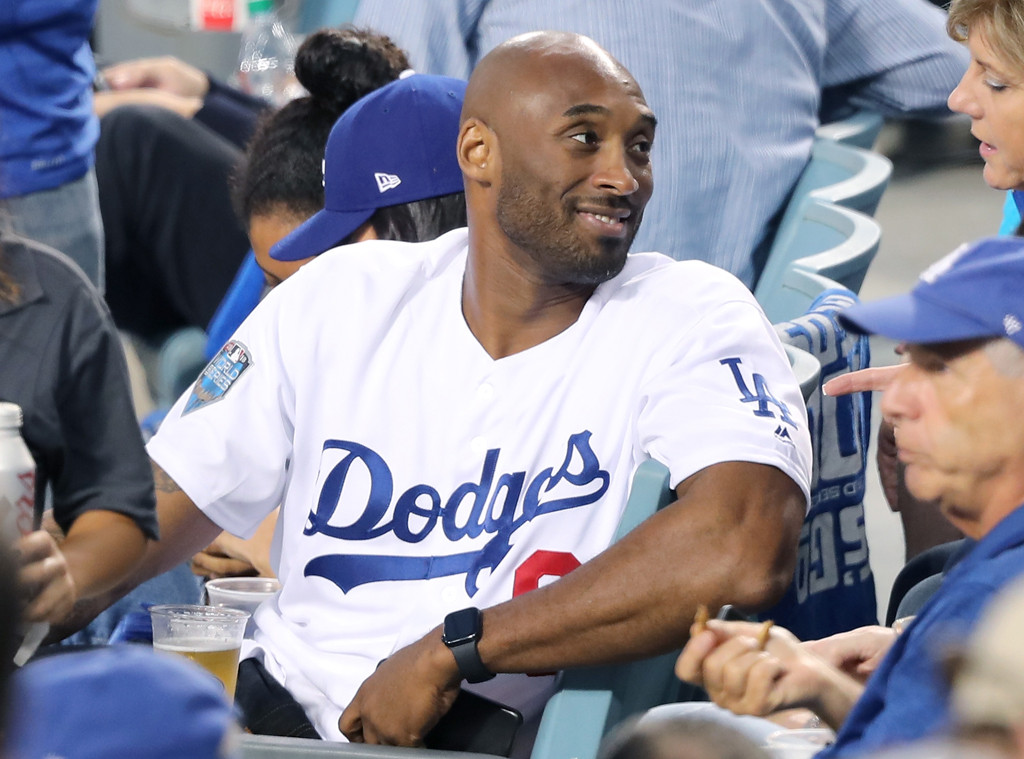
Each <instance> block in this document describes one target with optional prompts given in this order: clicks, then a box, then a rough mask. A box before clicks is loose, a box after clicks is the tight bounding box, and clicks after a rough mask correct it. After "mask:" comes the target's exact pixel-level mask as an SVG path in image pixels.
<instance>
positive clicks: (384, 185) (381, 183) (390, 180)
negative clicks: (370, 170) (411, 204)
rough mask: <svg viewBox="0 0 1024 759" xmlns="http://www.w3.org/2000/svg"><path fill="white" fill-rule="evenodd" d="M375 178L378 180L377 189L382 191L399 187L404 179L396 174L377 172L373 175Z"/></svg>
mask: <svg viewBox="0 0 1024 759" xmlns="http://www.w3.org/2000/svg"><path fill="white" fill-rule="evenodd" d="M373 178H374V179H376V180H377V189H378V190H379V191H380V192H381V193H385V192H387V191H388V190H393V189H395V188H396V187H398V185H400V184H402V180H401V179H399V178H398V177H397V176H395V175H394V174H381V173H377V174H374V175H373Z"/></svg>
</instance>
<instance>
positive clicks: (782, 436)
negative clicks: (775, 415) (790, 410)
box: [775, 424, 793, 445]
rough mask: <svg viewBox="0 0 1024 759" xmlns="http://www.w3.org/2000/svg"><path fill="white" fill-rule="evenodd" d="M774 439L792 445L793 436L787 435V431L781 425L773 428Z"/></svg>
mask: <svg viewBox="0 0 1024 759" xmlns="http://www.w3.org/2000/svg"><path fill="white" fill-rule="evenodd" d="M775 437H776V438H777V439H779V440H781V441H782V442H784V443H789V444H790V445H793V436H792V435H790V434H789V429H788V428H787V427H783V426H782V425H781V424H780V425H779V426H778V427H776V428H775Z"/></svg>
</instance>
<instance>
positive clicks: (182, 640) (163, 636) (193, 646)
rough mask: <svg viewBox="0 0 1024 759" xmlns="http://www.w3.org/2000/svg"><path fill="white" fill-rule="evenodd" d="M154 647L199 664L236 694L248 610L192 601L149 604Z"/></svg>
mask: <svg viewBox="0 0 1024 759" xmlns="http://www.w3.org/2000/svg"><path fill="white" fill-rule="evenodd" d="M149 616H150V618H151V619H152V621H153V648H155V649H157V650H158V651H171V652H173V653H176V654H179V655H181V656H184V657H186V658H188V659H191V660H192V661H194V662H196V664H199V665H200V666H201V667H203V668H204V669H206V670H207V671H208V672H210V673H211V674H213V676H214V677H216V678H217V679H218V680H220V681H221V682H222V683H224V690H225V691H227V695H228V698H230V699H234V697H235V683H236V681H237V680H238V652H239V649H240V648H241V647H242V636H243V634H244V633H245V623H246V621H247V620H248V619H249V613H248V612H245V611H240V610H238V609H226V608H217V607H213V606H198V605H192V604H160V605H158V606H151V607H150V608H149Z"/></svg>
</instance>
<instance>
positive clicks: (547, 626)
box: [480, 463, 804, 672]
mask: <svg viewBox="0 0 1024 759" xmlns="http://www.w3.org/2000/svg"><path fill="white" fill-rule="evenodd" d="M684 486H685V487H684V489H683V492H681V493H680V496H681V499H680V501H678V502H677V503H675V504H672V505H670V506H668V507H666V508H665V509H663V510H662V511H661V512H659V513H658V514H656V515H654V516H653V517H652V518H651V519H648V520H647V521H645V522H644V523H643V524H641V525H640V526H639V527H638V528H637V529H635V530H634V531H633V532H632V533H630V534H629V535H627V536H626V537H625V538H624V539H623V540H621V541H620V542H618V543H616V544H615V545H613V546H611V547H610V548H609V549H608V550H607V551H605V552H604V553H602V554H601V555H599V556H598V557H596V558H594V559H593V560H592V561H589V562H587V563H586V564H584V565H583V566H581V567H579V568H578V569H576V570H575V571H573V572H572V573H570V574H569V575H567V576H566V577H563V578H562V579H560V580H559V581H558V582H556V583H552V584H551V585H549V586H547V587H544V588H540V589H538V590H534V591H532V592H530V593H527V594H525V595H522V596H519V597H517V598H515V599H512V600H511V601H508V602H505V603H503V604H500V605H498V606H495V607H493V608H491V609H488V610H486V611H485V612H484V632H483V636H482V639H481V641H480V654H481V658H482V659H483V661H484V663H485V665H487V666H488V667H489V668H490V669H491V670H492V671H495V672H542V671H550V670H555V669H562V668H565V667H576V666H587V665H593V664H602V663H609V662H615V661H623V660H628V659H635V658H639V657H644V656H651V655H655V654H658V653H662V652H665V651H669V650H672V649H674V648H677V647H679V646H681V645H682V644H683V643H684V642H685V639H686V637H687V634H688V630H689V625H690V622H691V621H692V620H693V615H694V612H695V610H696V607H697V605H698V604H701V603H703V604H707V605H708V606H711V607H718V606H721V605H722V604H724V603H733V604H736V605H738V606H740V607H742V608H747V609H755V608H761V607H764V606H767V605H769V604H771V603H773V602H774V601H775V600H777V599H778V598H779V597H780V596H781V595H782V593H784V592H785V589H786V587H788V585H789V582H790V580H791V578H792V570H793V562H794V561H795V556H796V541H797V536H798V534H799V529H800V524H801V523H802V520H803V514H804V497H803V495H802V493H801V492H800V490H799V488H798V487H797V486H796V484H795V483H794V482H793V481H792V480H790V479H789V477H788V476H786V475H785V474H783V473H782V472H781V471H779V470H777V469H774V468H772V467H768V466H763V465H758V464H745V463H726V464H719V465H716V466H715V467H711V468H709V469H708V470H705V471H704V472H702V473H699V474H697V475H695V476H694V477H693V478H691V481H688V482H687V483H684Z"/></svg>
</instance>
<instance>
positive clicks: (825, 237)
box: [754, 198, 882, 323]
mask: <svg viewBox="0 0 1024 759" xmlns="http://www.w3.org/2000/svg"><path fill="white" fill-rule="evenodd" d="M781 232H783V230H781V229H780V233H781ZM785 235H786V236H785V239H784V240H779V241H778V243H777V245H778V248H776V246H773V248H772V254H771V255H770V256H769V259H768V265H767V266H766V267H765V270H764V272H763V273H762V275H761V278H760V280H758V283H757V286H756V287H755V288H754V295H755V297H756V298H757V300H758V302H759V303H760V304H761V307H762V308H763V309H764V311H765V314H766V315H767V316H768V319H769V320H770V321H771V322H773V323H774V322H779V321H785V320H787V319H792V318H795V317H796V316H799V315H801V314H803V313H804V312H805V311H806V310H807V308H808V307H809V306H810V304H811V301H812V300H813V299H814V297H813V296H816V295H817V293H818V292H820V290H815V287H816V285H814V284H811V285H809V284H808V282H813V278H811V279H810V280H809V279H808V277H807V276H806V275H807V274H817V275H819V276H822V277H825V278H826V279H831V280H834V281H835V282H836V283H838V284H840V285H842V286H843V287H846V288H847V289H849V290H851V291H853V292H854V293H857V292H859V291H860V287H861V285H862V284H863V282H864V277H865V275H866V274H867V271H868V267H869V266H870V265H871V261H872V260H874V257H875V254H876V253H877V252H878V245H879V243H880V241H881V238H882V229H881V227H880V226H879V224H878V222H876V221H875V220H874V219H872V218H870V217H868V216H865V215H864V214H862V213H859V212H857V211H853V210H850V209H847V208H842V207H840V206H837V205H835V204H833V203H829V202H827V201H822V200H818V199H815V198H807V199H805V201H804V202H803V203H802V204H801V206H800V208H799V215H798V217H797V218H796V219H795V220H793V223H792V225H791V226H790V227H789V228H788V229H786V230H785ZM809 290H815V291H814V292H813V295H812V297H808V294H809Z"/></svg>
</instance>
